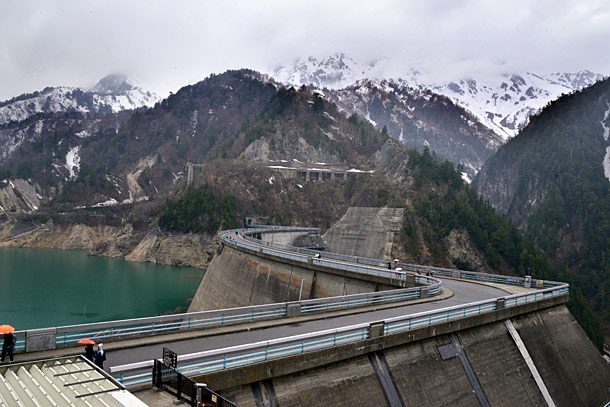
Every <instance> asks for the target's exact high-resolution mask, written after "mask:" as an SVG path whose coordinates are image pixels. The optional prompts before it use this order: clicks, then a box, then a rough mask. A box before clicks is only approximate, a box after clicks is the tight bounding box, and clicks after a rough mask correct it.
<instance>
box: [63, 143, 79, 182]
mask: <svg viewBox="0 0 610 407" xmlns="http://www.w3.org/2000/svg"><path fill="white" fill-rule="evenodd" d="M79 153H80V146H75V147H72V148H71V149H70V150H69V151H68V154H66V169H67V170H68V171H70V178H75V177H76V176H77V175H78V173H79V171H80V155H79Z"/></svg>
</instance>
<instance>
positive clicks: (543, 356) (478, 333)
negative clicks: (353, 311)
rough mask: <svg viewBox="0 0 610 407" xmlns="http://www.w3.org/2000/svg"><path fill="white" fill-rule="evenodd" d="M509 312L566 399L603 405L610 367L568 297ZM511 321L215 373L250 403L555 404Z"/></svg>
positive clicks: (243, 405) (244, 405)
mask: <svg viewBox="0 0 610 407" xmlns="http://www.w3.org/2000/svg"><path fill="white" fill-rule="evenodd" d="M509 320H510V321H512V324H513V326H514V328H516V332H517V334H518V336H519V337H520V340H521V341H522V344H523V345H524V346H525V348H526V349H527V351H528V353H529V355H530V357H531V360H532V361H533V364H534V365H535V367H536V369H537V372H538V374H539V376H540V378H541V380H542V382H543V387H545V388H546V392H547V393H548V394H547V396H548V397H550V398H551V399H552V401H553V402H554V403H555V405H556V406H602V405H604V404H605V403H606V402H607V401H608V400H610V394H609V393H608V387H609V386H610V368H609V367H608V365H607V364H606V362H605V361H604V360H603V359H602V357H601V355H600V354H599V352H598V351H597V350H596V349H595V347H594V346H593V344H592V343H591V342H590V341H589V340H588V339H587V337H586V335H585V333H584V332H583V330H582V329H581V328H580V326H579V325H578V323H577V322H576V321H575V320H574V318H573V317H572V315H571V314H570V313H569V311H568V310H567V308H566V307H565V306H564V305H557V306H553V307H551V308H547V309H543V310H539V311H535V312H530V313H526V314H523V315H519V316H515V317H513V318H510V319H509ZM505 321H506V320H504V321H496V322H493V323H488V324H483V325H480V326H475V327H471V328H467V329H462V330H458V331H455V332H452V333H447V334H439V335H436V336H433V337H430V338H427V339H423V340H414V341H412V342H410V343H406V344H402V345H398V346H393V347H385V348H384V347H383V346H378V347H377V349H375V345H374V346H372V347H371V349H369V351H368V352H366V353H364V354H360V355H358V356H355V357H352V358H350V359H346V360H340V361H333V360H332V358H333V355H332V352H333V350H328V351H322V352H327V353H328V354H325V355H319V356H318V359H319V360H324V359H325V358H327V360H328V361H329V362H327V363H324V362H321V363H320V364H319V365H318V366H317V367H315V368H311V369H308V370H302V371H299V372H296V373H291V374H287V375H278V376H277V377H266V378H263V379H262V380H257V379H256V376H257V375H255V374H251V375H249V376H250V379H249V380H245V382H247V383H245V384H243V385H240V386H236V387H229V388H225V389H220V388H219V387H218V386H219V385H218V383H220V382H218V383H217V382H214V379H213V378H210V377H208V378H205V381H206V382H207V383H211V384H210V385H212V386H216V387H213V388H215V389H216V390H220V393H221V394H222V395H223V396H225V397H227V398H228V399H229V400H232V401H233V402H235V403H236V404H237V405H239V406H240V407H250V406H251V407H265V406H275V407H288V406H295V407H296V406H312V407H313V406H346V407H347V406H350V407H352V406H405V407H406V406H478V405H482V406H485V405H491V406H507V407H509V406H546V405H547V400H546V399H545V395H544V391H543V390H542V389H541V387H540V385H539V384H538V383H537V381H536V380H535V378H534V375H533V373H532V371H531V369H530V367H529V366H528V363H527V362H526V359H525V358H524V356H523V354H522V353H521V351H520V349H519V347H518V345H517V342H516V341H515V340H514V339H513V338H512V337H511V335H510V333H509V328H508V326H507V324H506V323H505ZM393 336H394V335H393ZM287 363H291V362H290V361H288V362H287ZM296 363H298V362H294V363H293V364H296ZM268 369H270V370H271V371H273V370H276V371H279V366H274V367H272V365H270V367H269V368H268ZM251 373H253V372H251ZM227 375H230V371H227ZM271 376H275V373H274V374H273V375H271ZM208 380H211V381H208Z"/></svg>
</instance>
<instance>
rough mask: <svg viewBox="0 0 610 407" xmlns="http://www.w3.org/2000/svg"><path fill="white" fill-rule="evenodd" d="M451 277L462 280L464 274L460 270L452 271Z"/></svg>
mask: <svg viewBox="0 0 610 407" xmlns="http://www.w3.org/2000/svg"><path fill="white" fill-rule="evenodd" d="M451 277H453V278H462V272H461V271H460V270H452V271H451Z"/></svg>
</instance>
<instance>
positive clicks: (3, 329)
mask: <svg viewBox="0 0 610 407" xmlns="http://www.w3.org/2000/svg"><path fill="white" fill-rule="evenodd" d="M13 332H15V328H13V327H12V326H10V325H0V334H10V333H13Z"/></svg>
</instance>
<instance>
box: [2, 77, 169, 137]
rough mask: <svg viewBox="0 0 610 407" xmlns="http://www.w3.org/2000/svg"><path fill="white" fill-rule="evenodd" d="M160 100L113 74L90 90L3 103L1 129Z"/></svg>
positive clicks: (61, 89) (51, 91) (64, 89)
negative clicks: (41, 117) (38, 118)
mask: <svg viewBox="0 0 610 407" xmlns="http://www.w3.org/2000/svg"><path fill="white" fill-rule="evenodd" d="M159 100H160V98H159V96H157V95H156V94H154V93H152V92H148V91H144V90H142V89H141V88H139V87H137V86H135V85H133V84H131V83H130V82H129V80H128V79H127V77H126V76H125V75H123V74H110V75H107V76H105V77H103V78H101V79H100V80H99V82H98V83H97V84H96V85H94V86H93V87H92V88H90V89H84V88H79V87H68V86H58V87H46V88H44V89H43V90H41V91H35V92H32V93H24V94H22V95H19V96H16V97H14V98H12V99H9V100H6V101H3V102H0V126H2V125H5V124H8V123H10V122H21V121H23V120H26V119H27V118H29V117H31V116H33V115H36V114H40V113H70V112H79V113H100V114H110V113H117V112H120V111H123V110H133V109H137V108H140V107H145V106H152V105H154V104H155V103H156V102H158V101H159Z"/></svg>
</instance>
